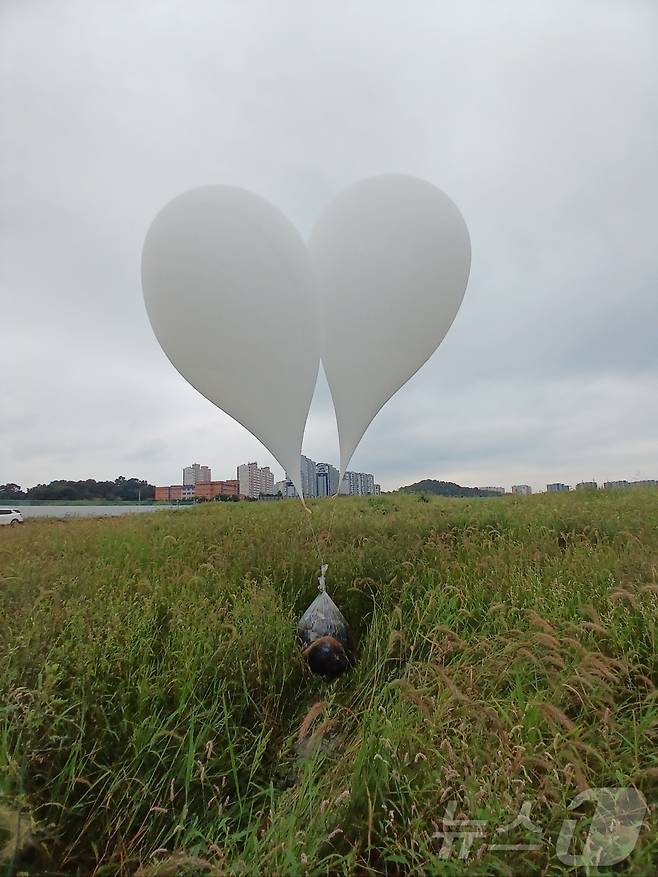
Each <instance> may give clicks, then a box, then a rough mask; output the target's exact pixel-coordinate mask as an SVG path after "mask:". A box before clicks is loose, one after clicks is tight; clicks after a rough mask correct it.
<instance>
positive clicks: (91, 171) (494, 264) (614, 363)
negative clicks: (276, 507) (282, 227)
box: [0, 0, 658, 489]
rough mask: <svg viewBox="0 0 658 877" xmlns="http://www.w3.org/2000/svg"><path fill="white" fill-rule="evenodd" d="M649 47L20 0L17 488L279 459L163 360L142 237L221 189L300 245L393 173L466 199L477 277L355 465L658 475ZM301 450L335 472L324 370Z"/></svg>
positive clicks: (476, 472) (11, 320) (3, 463)
mask: <svg viewBox="0 0 658 877" xmlns="http://www.w3.org/2000/svg"><path fill="white" fill-rule="evenodd" d="M657 57H658V4H656V3H655V0H646V2H642V0H626V2H623V0H591V2H587V0H568V2H559V0H544V2H531V0H517V2H502V0H498V2H496V3H491V2H489V0H483V2H464V3H459V4H457V3H441V2H436V0H427V2H422V0H414V2H412V3H401V2H385V0H373V2H365V0H362V2H356V3H350V4H347V3H342V4H337V3H334V4H330V3H327V2H324V0H323V2H315V0H278V2H271V0H265V2H255V0H246V2H243V0H235V2H218V0H209V2H207V3H203V2H199V0H197V2H192V3H191V2H189V0H188V2H184V0H180V2H162V0H160V2H155V0H137V2H136V0H123V2H116V3H101V2H90V0H80V2H77V0H42V2H40V0H3V2H2V3H1V4H0V325H1V326H2V345H1V350H2V369H1V370H0V383H1V386H2V397H1V400H0V402H1V408H0V410H1V417H0V483H4V482H5V481H8V480H11V481H16V482H18V483H19V484H22V485H23V486H30V485H32V484H35V483H37V482H41V481H50V480H51V479H54V478H85V477H96V478H110V477H111V478H114V477H116V476H117V475H119V474H124V475H126V476H131V475H137V476H140V477H145V478H147V479H149V480H150V481H151V482H155V483H159V484H161V483H176V482H177V481H179V480H180V469H181V466H182V465H183V464H186V463H190V462H192V461H193V460H194V461H199V462H201V463H207V464H209V465H211V466H212V469H213V476H214V477H218V478H228V477H234V472H235V466H236V464H237V463H240V462H244V461H245V460H247V459H250V460H253V459H257V460H258V461H259V462H260V463H261V464H264V463H273V460H272V458H271V457H270V455H269V454H268V453H267V451H265V450H264V448H263V447H262V445H260V444H259V443H258V442H257V441H256V440H255V439H254V438H252V437H251V436H250V435H249V434H248V433H247V432H246V431H245V430H244V429H243V428H242V427H240V426H238V425H237V424H236V423H235V422H234V421H232V420H231V419H230V418H229V417H228V416H226V415H225V414H223V413H222V412H220V411H218V410H217V409H216V408H214V407H213V406H212V405H211V404H210V403H209V402H207V401H206V400H205V399H204V398H202V397H201V396H200V395H199V394H198V393H197V392H196V391H195V390H193V389H192V388H191V387H190V386H189V385H188V384H186V382H185V381H184V380H183V378H181V377H180V376H179V375H178V373H177V372H176V371H175V370H174V369H173V367H172V366H171V365H170V364H169V362H168V361H167V359H166V358H165V356H164V355H163V353H162V351H161V350H160V348H159V346H158V344H157V342H156V340H155V338H154V336H153V334H152V331H151V329H150V326H149V323H148V320H147V317H146V312H145V309H144V305H143V300H142V294H141V287H140V255H141V248H142V243H143V239H144V234H145V232H146V229H147V228H148V226H149V224H150V221H151V220H152V218H153V216H154V214H155V213H156V212H157V211H158V210H159V209H160V207H161V206H162V205H163V204H164V203H165V202H166V201H168V200H169V199H170V198H172V197H173V196H174V195H176V194H178V193H180V192H181V191H183V190H185V189H188V188H190V187H193V186H199V185H203V184H208V183H230V184H232V185H238V186H243V187H245V188H248V189H251V190H253V191H254V192H257V193H259V194H261V195H263V196H264V197H265V198H268V199H269V200H271V201H273V202H274V203H275V204H277V205H278V206H279V207H280V208H281V209H282V210H283V211H284V212H285V213H286V214H287V215H288V216H289V217H290V219H291V220H292V221H293V222H294V223H295V224H296V225H297V227H298V229H299V230H300V232H301V233H302V235H303V236H304V237H307V236H308V234H309V232H310V230H311V228H312V226H313V223H314V221H315V219H316V217H317V216H318V215H319V213H320V212H321V211H322V209H323V208H324V207H325V206H326V205H327V204H328V203H329V202H330V201H331V200H332V199H333V198H334V197H335V195H336V194H337V193H338V192H340V191H341V190H342V189H343V188H344V187H345V186H346V185H349V184H350V183H352V182H355V181H356V180H359V179H361V178H363V177H367V176H371V175H375V174H381V173H395V172H397V173H407V174H413V175H415V176H419V177H423V178H426V179H428V180H430V181H432V182H434V183H435V184H437V185H438V186H440V187H441V188H442V189H444V190H445V191H446V192H448V193H449V194H450V196H451V197H452V198H453V200H454V201H455V202H456V203H457V204H458V205H459V206H460V208H461V210H462V212H463V214H464V216H465V218H466V221H467V223H468V226H469V229H470V234H471V240H472V248H473V264H472V270H471V280H470V283H469V288H468V291H467V293H466V297H465V300H464V304H463V306H462V308H461V311H460V313H459V315H458V317H457V319H456V321H455V323H454V325H453V328H452V329H451V331H450V333H449V335H448V336H447V338H446V340H445V341H444V343H443V344H442V345H441V347H440V348H439V350H438V351H437V353H436V354H435V355H434V356H433V357H432V359H431V360H430V361H429V362H428V363H427V365H426V366H425V367H424V368H423V369H422V370H421V371H420V372H419V373H418V374H417V375H416V376H415V377H414V378H413V379H412V380H411V381H410V382H409V383H408V384H407V385H406V387H404V388H403V389H402V390H400V391H399V392H398V394H397V395H396V396H395V397H394V399H393V400H391V401H390V402H389V403H388V404H387V405H386V407H385V408H384V409H383V410H382V412H381V413H380V414H379V415H378V417H377V418H376V420H375V421H374V422H373V424H372V425H371V427H370V429H369V430H368V432H367V434H366V436H365V438H364V439H363V441H362V443H361V445H360V447H359V449H358V450H357V452H356V455H355V457H354V459H353V461H352V468H355V469H358V470H362V471H363V470H365V471H369V472H374V474H375V476H376V478H377V479H378V480H380V481H381V483H382V485H383V487H384V488H389V489H390V488H394V487H397V486H399V485H400V484H405V483H409V482H411V481H415V480H417V479H419V478H423V477H435V478H442V479H446V480H455V481H458V482H460V483H462V484H471V485H490V484H493V485H498V484H500V485H505V486H507V487H509V485H511V484H513V483H517V482H523V483H530V484H532V485H533V486H535V487H536V488H538V487H544V486H545V484H546V482H547V481H566V482H569V483H575V482H576V481H578V480H582V479H590V478H595V479H598V480H603V479H608V478H629V479H630V478H636V477H653V478H658V406H657V405H656V399H657V397H658V169H657V166H656V155H657V154H658V153H657V147H658V67H657V65H656V58H657ZM198 319H201V316H200V315H198V314H195V313H194V312H193V311H191V312H190V314H189V325H188V326H187V327H186V329H187V330H188V331H190V332H193V331H194V325H195V321H196V320H198ZM272 331H273V332H281V333H282V335H283V334H284V333H285V326H272ZM304 450H305V452H306V453H307V454H308V455H309V456H311V457H313V458H314V459H316V460H330V461H336V460H337V457H338V447H337V438H336V430H335V422H334V416H333V410H332V408H331V404H330V399H329V395H328V391H327V388H326V384H324V383H322V382H321V383H320V384H319V386H318V390H317V393H316V398H315V400H314V403H313V407H312V410H311V415H310V419H309V423H308V425H307V431H306V438H305V443H304ZM275 471H276V472H277V473H279V472H280V469H279V467H278V466H275Z"/></svg>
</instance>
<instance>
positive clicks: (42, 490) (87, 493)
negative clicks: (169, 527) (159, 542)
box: [0, 475, 155, 502]
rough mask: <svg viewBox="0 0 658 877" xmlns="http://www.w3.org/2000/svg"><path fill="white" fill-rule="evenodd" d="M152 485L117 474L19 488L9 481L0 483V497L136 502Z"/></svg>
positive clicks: (152, 489) (148, 494)
mask: <svg viewBox="0 0 658 877" xmlns="http://www.w3.org/2000/svg"><path fill="white" fill-rule="evenodd" d="M154 496H155V487H154V486H153V485H152V484H149V483H148V481H144V480H143V479H141V478H125V477H124V476H123V475H120V476H119V477H118V478H115V479H114V481H96V480H95V479H94V478H87V479H86V481H66V480H58V481H51V482H50V484H37V485H36V486H35V487H29V488H28V489H27V490H22V489H21V487H20V485H18V484H14V483H12V482H9V483H8V484H0V500H2V501H3V502H6V501H7V500H10V501H11V500H17V499H41V500H85V499H86V500H105V501H111V502H116V501H122V502H137V500H138V499H140V498H141V499H143V500H144V499H153V497H154Z"/></svg>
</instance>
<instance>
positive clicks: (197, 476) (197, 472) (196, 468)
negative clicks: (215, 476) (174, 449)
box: [183, 463, 211, 485]
mask: <svg viewBox="0 0 658 877" xmlns="http://www.w3.org/2000/svg"><path fill="white" fill-rule="evenodd" d="M210 480H211V473H210V467H209V466H201V465H199V463H192V465H191V466H186V467H185V468H184V469H183V484H186V485H190V484H198V483H199V482H202V483H207V482H208V481H210Z"/></svg>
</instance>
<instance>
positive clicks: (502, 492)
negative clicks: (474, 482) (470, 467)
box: [478, 487, 505, 496]
mask: <svg viewBox="0 0 658 877" xmlns="http://www.w3.org/2000/svg"><path fill="white" fill-rule="evenodd" d="M478 490H486V491H487V493H495V494H496V496H505V488H504V487H478Z"/></svg>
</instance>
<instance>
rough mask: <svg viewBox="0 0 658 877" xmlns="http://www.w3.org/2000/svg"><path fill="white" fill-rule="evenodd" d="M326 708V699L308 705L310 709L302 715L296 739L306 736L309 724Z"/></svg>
mask: <svg viewBox="0 0 658 877" xmlns="http://www.w3.org/2000/svg"><path fill="white" fill-rule="evenodd" d="M326 708H327V701H326V700H319V701H318V702H317V703H314V704H313V706H312V707H310V709H309V710H308V712H307V713H306V715H305V716H304V718H303V720H302V723H301V725H300V726H299V731H298V732H297V739H298V740H303V739H304V737H307V736H308V732H309V730H310V728H311V725H312V724H313V722H314V721H315V720H316V719H317V718H318V716H321V715H322V713H323V712H324V711H325V710H326Z"/></svg>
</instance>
